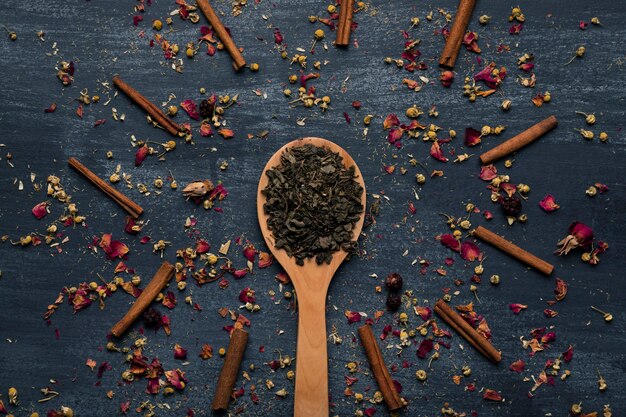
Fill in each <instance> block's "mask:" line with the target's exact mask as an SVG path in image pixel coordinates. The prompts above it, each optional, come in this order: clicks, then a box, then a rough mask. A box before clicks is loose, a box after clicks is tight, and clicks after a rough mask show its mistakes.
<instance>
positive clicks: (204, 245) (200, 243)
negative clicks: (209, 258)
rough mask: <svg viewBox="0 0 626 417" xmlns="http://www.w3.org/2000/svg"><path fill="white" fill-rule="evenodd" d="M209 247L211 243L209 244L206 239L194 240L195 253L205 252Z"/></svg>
mask: <svg viewBox="0 0 626 417" xmlns="http://www.w3.org/2000/svg"><path fill="white" fill-rule="evenodd" d="M210 249H211V245H209V242H207V241H206V240H203V239H199V240H197V241H196V253H197V254H203V253H207V252H208V251H209V250H210Z"/></svg>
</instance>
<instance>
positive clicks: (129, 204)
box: [67, 158, 143, 219]
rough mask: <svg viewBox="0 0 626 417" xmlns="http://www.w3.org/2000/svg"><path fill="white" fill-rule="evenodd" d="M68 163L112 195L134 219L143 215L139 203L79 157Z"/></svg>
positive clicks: (107, 193) (69, 160) (71, 159)
mask: <svg viewBox="0 0 626 417" xmlns="http://www.w3.org/2000/svg"><path fill="white" fill-rule="evenodd" d="M67 163H68V164H69V166H71V167H72V168H74V169H75V170H76V171H78V172H80V173H81V174H82V175H83V176H84V177H85V178H87V179H88V180H89V181H91V183H92V184H94V185H95V186H96V187H98V188H99V189H100V190H102V191H103V192H104V193H105V194H106V195H108V196H109V197H111V198H112V199H113V201H115V202H116V203H117V204H119V205H120V206H122V208H123V209H124V210H126V211H127V212H128V214H130V215H131V217H132V218H133V219H136V218H138V217H139V216H141V213H143V209H142V208H141V206H140V205H139V204H137V203H135V202H134V201H133V200H131V199H130V198H128V197H126V196H125V195H124V194H122V193H121V192H119V191H117V190H116V189H115V188H113V187H112V186H110V185H109V184H108V183H106V182H105V181H104V180H103V179H101V178H100V177H98V176H97V175H96V174H94V173H93V172H91V171H90V170H89V168H87V167H86V166H84V165H83V164H81V163H80V161H79V160H78V159H76V158H70V159H68V160H67Z"/></svg>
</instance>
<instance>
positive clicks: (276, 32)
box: [274, 28, 284, 45]
mask: <svg viewBox="0 0 626 417" xmlns="http://www.w3.org/2000/svg"><path fill="white" fill-rule="evenodd" d="M283 40H284V38H283V34H282V33H280V29H278V28H274V43H275V44H276V45H281V44H282V43H283Z"/></svg>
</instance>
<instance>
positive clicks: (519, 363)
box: [509, 359, 526, 373]
mask: <svg viewBox="0 0 626 417" xmlns="http://www.w3.org/2000/svg"><path fill="white" fill-rule="evenodd" d="M525 367H526V363H525V362H524V361H523V360H521V359H518V360H516V361H515V362H513V363H512V364H511V366H509V369H510V370H511V371H513V372H517V373H520V372H523V371H524V368H525Z"/></svg>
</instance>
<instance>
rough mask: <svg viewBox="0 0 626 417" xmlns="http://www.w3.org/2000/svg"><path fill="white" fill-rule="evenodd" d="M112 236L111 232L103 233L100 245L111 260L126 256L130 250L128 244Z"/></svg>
mask: <svg viewBox="0 0 626 417" xmlns="http://www.w3.org/2000/svg"><path fill="white" fill-rule="evenodd" d="M111 237H112V235H111V234H110V233H108V234H103V235H102V238H101V239H100V242H99V243H98V246H100V247H101V248H102V250H104V253H105V254H106V255H107V257H108V258H109V259H111V260H113V259H115V258H122V257H124V256H125V255H126V254H127V253H128V252H129V249H128V246H126V245H125V244H123V243H122V242H120V241H119V240H112V239H111Z"/></svg>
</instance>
